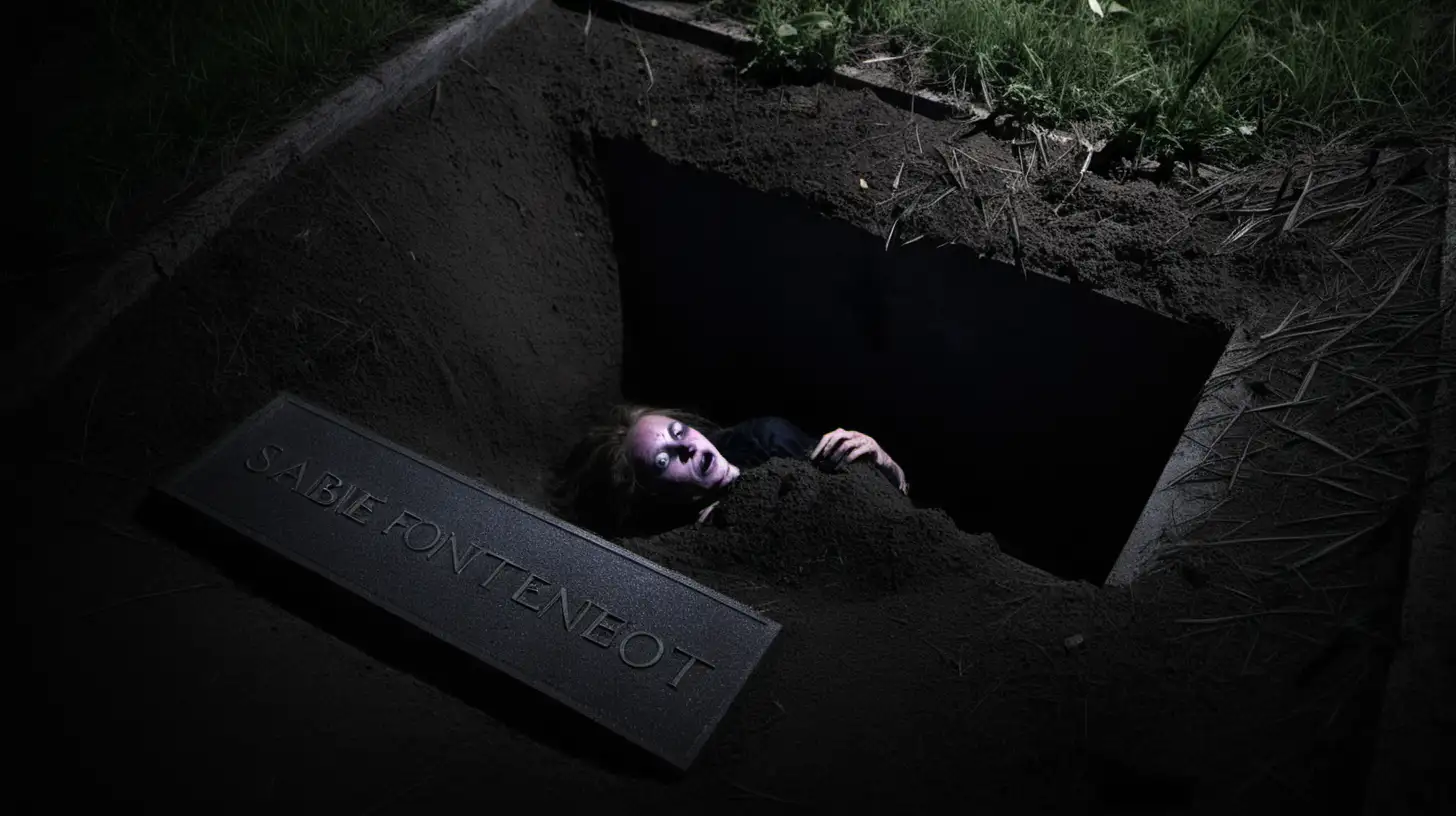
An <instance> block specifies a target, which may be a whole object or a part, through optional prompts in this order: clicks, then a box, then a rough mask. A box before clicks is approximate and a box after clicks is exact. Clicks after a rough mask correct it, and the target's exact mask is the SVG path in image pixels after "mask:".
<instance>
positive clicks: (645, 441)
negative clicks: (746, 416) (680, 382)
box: [627, 414, 738, 498]
mask: <svg viewBox="0 0 1456 816" xmlns="http://www.w3.org/2000/svg"><path fill="white" fill-rule="evenodd" d="M627 452H628V455H629V456H631V458H632V464H633V465H635V466H636V468H637V472H638V473H639V474H641V476H642V478H643V479H644V480H646V481H648V482H649V483H650V484H651V485H652V488H653V490H654V492H656V493H658V494H659V495H662V496H665V497H669V498H698V497H701V496H704V495H706V494H709V493H712V492H713V491H715V490H720V489H722V488H724V487H727V486H728V485H729V484H731V483H732V482H733V480H734V479H737V478H738V468H736V467H734V466H733V465H731V464H729V463H728V461H727V460H725V459H724V458H723V456H722V454H720V453H718V449H717V448H715V447H713V443H712V442H709V441H708V440H707V438H706V437H704V436H703V435H702V434H700V433H698V432H697V430H696V429H694V428H691V427H689V426H687V425H685V424H683V423H682V422H680V421H678V420H676V419H673V418H671V417H666V416H662V415H661V414H648V415H647V416H644V417H642V418H641V419H639V420H637V424H636V425H633V426H632V430H631V431H630V432H629V433H628V434H627Z"/></svg>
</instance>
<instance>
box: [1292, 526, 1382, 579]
mask: <svg viewBox="0 0 1456 816" xmlns="http://www.w3.org/2000/svg"><path fill="white" fill-rule="evenodd" d="M1384 525H1385V521H1384V520H1381V521H1377V522H1375V523H1374V524H1371V525H1370V526H1368V527H1365V528H1363V529H1360V530H1356V531H1355V532H1353V533H1351V534H1349V535H1347V536H1345V537H1344V538H1342V539H1340V540H1339V541H1335V542H1332V543H1330V544H1328V545H1326V546H1325V547H1324V548H1322V549H1320V550H1318V551H1317V552H1314V553H1312V554H1310V555H1307V556H1305V557H1304V558H1301V559H1299V560H1298V561H1296V562H1294V563H1293V564H1290V566H1291V567H1293V568H1294V569H1301V568H1303V567H1307V566H1309V565H1310V564H1312V563H1314V562H1315V561H1318V560H1319V559H1321V558H1324V557H1325V556H1327V555H1329V554H1330V553H1332V552H1335V551H1336V550H1338V549H1340V548H1341V547H1344V546H1347V545H1348V544H1350V543H1351V542H1354V541H1358V540H1360V539H1361V538H1363V537H1365V536H1366V535H1369V534H1370V533H1373V532H1375V531H1376V530H1378V529H1380V528H1381V527H1382V526H1384Z"/></svg>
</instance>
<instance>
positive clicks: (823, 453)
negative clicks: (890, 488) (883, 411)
mask: <svg viewBox="0 0 1456 816" xmlns="http://www.w3.org/2000/svg"><path fill="white" fill-rule="evenodd" d="M865 456H869V457H870V461H872V462H874V465H875V468H876V469H878V470H879V471H880V472H881V473H883V474H885V478H887V479H889V480H890V481H891V482H893V483H894V484H895V487H897V488H899V490H900V492H901V493H909V492H910V485H908V484H906V483H905V471H904V470H901V469H900V466H899V465H897V464H895V460H894V459H891V458H890V455H889V454H888V453H885V449H884V448H882V447H880V443H878V442H876V441H875V440H874V439H872V438H871V437H869V436H868V435H867V434H862V433H860V432H859V431H846V430H845V429H843V428H840V429H839V430H837V431H831V432H830V433H827V434H824V437H823V438H822V439H820V440H819V444H818V445H816V446H815V447H814V451H813V452H812V453H810V454H809V460H810V461H815V460H825V461H829V462H832V463H833V464H835V465H844V464H847V463H849V462H853V461H855V460H857V459H861V458H863V457H865Z"/></svg>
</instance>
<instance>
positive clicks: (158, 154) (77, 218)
mask: <svg viewBox="0 0 1456 816" xmlns="http://www.w3.org/2000/svg"><path fill="white" fill-rule="evenodd" d="M56 5H57V6H59V5H62V4H56ZM64 5H66V6H68V8H62V9H59V10H51V9H49V8H47V7H45V6H41V7H39V9H33V10H32V11H31V12H29V13H30V14H31V15H32V18H33V19H32V20H30V21H29V24H28V25H27V26H26V27H25V30H27V32H28V33H27V42H28V43H30V47H31V49H32V50H33V53H32V55H31V56H32V60H31V65H32V68H31V71H32V74H31V77H30V79H29V80H26V81H22V83H21V86H20V87H21V91H20V96H21V99H22V104H23V105H24V107H25V109H27V110H28V112H29V113H30V119H31V122H32V156H31V163H30V193H31V206H30V207H29V208H28V211H27V213H26V216H25V217H26V220H27V221H29V222H30V223H29V224H28V225H27V226H29V227H30V229H29V230H28V232H29V234H30V238H31V240H32V242H33V243H34V244H35V245H36V246H37V247H38V249H39V254H40V255H41V256H42V257H44V258H46V259H47V260H48V261H49V262H54V261H55V256H56V254H57V253H58V252H61V251H62V250H74V249H75V248H77V247H78V246H85V245H88V244H90V243H106V239H107V238H108V236H118V235H119V233H121V232H124V231H125V229H126V228H127V223H126V220H127V218H128V217H129V216H132V215H134V214H135V211H136V210H138V209H146V208H147V207H148V206H155V205H156V204H157V203H159V202H162V201H165V200H166V199H167V198H168V197H170V196H172V195H174V194H176V193H177V192H178V191H179V190H181V189H182V188H184V187H185V186H186V185H187V184H188V183H189V182H192V181H194V180H196V179H199V178H206V177H207V176H209V175H212V174H215V173H217V172H221V171H223V170H225V169H226V168H227V167H228V165H229V164H230V163H231V162H233V161H234V160H235V159H237V158H238V157H239V156H240V155H241V154H243V153H244V152H245V151H246V150H248V149H249V148H251V147H253V146H255V145H257V144H259V143H261V142H262V141H263V140H265V139H266V138H268V137H269V136H271V135H272V134H273V133H274V132H276V131H277V130H278V128H279V127H280V125H281V124H282V123H283V122H284V121H286V120H287V119H288V118H289V117H290V116H292V115H295V114H297V113H298V112H300V111H301V110H303V109H305V108H306V107H307V106H308V105H310V104H312V103H314V102H316V101H317V100H318V99H319V98H321V97H322V96H323V95H325V94H326V93H328V92H330V91H332V90H334V89H336V88H337V87H339V86H340V85H341V84H342V83H343V82H344V81H346V80H347V79H348V78H350V77H351V76H353V75H354V74H356V73H357V72H358V71H359V70H360V69H361V68H363V67H364V66H366V65H367V64H368V63H369V62H371V61H374V60H377V59H378V58H379V57H380V55H381V54H382V53H383V52H384V51H385V50H386V49H388V48H389V47H391V46H393V45H394V44H396V43H398V42H400V40H401V39H402V38H404V37H407V36H409V35H413V34H418V33H419V32H421V31H422V30H423V29H425V28H426V27H427V26H428V25H430V24H431V23H434V22H437V21H438V20H440V19H442V18H444V17H445V16H447V15H449V14H451V13H454V12H458V11H460V10H461V9H463V8H466V7H468V6H469V5H471V3H469V2H466V0H225V1H224V2H196V1H195V0H96V2H91V3H81V4H64ZM24 48H25V46H24V45H22V49H24ZM139 203H140V205H141V206H137V205H138V204H139ZM139 226H141V225H139ZM43 265H44V262H43Z"/></svg>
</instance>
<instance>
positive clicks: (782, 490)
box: [627, 459, 997, 598]
mask: <svg viewBox="0 0 1456 816" xmlns="http://www.w3.org/2000/svg"><path fill="white" fill-rule="evenodd" d="M627 544H628V546H630V547H634V548H638V549H640V550H642V551H643V552H644V553H648V554H650V555H651V557H652V558H653V560H655V561H657V562H658V563H661V564H664V565H666V566H670V567H673V568H681V569H689V568H694V567H698V568H704V569H713V570H733V571H734V572H737V573H740V574H743V575H755V576H759V577H761V578H762V579H763V580H764V581H766V582H768V583H771V584H774V585H776V586H781V587H787V588H795V589H797V588H801V587H815V588H818V589H824V590H830V589H835V588H842V589H840V591H839V592H836V593H832V594H834V595H836V596H839V597H845V598H855V597H868V598H875V597H883V596H887V595H892V594H894V593H897V592H901V591H913V590H914V588H915V587H916V586H917V585H921V584H924V583H926V582H927V581H931V580H933V579H935V578H938V577H941V576H964V575H965V574H966V573H967V572H969V571H970V570H973V569H974V568H975V565H976V563H977V561H978V560H981V561H984V560H985V559H986V558H989V557H992V555H993V554H994V553H995V552H996V551H997V550H996V544H995V542H994V540H992V539H990V538H988V537H980V536H970V535H967V534H965V533H962V532H961V531H960V530H958V529H957V528H956V526H955V523H954V522H952V521H951V519H950V517H949V516H947V515H946V514H945V513H944V512H941V511H939V510H924V511H921V510H916V509H915V508H914V507H913V506H911V504H910V502H909V501H908V500H906V499H904V497H903V496H900V495H899V494H898V493H897V491H896V490H895V488H894V486H893V485H891V484H890V483H889V482H888V480H886V479H884V478H882V477H880V476H879V475H878V474H876V473H874V472H873V471H870V470H868V469H866V468H855V469H853V470H852V471H851V472H850V473H849V474H846V475H843V476H827V475H825V474H823V473H821V472H820V471H819V469H817V468H815V467H813V466H812V465H809V464H807V463H804V462H798V461H791V460H786V459H779V460H773V461H771V462H769V463H768V464H766V465H764V466H762V467H758V468H754V469H752V470H749V471H747V472H746V473H744V475H743V476H742V478H741V479H740V480H739V481H738V482H737V483H735V485H734V488H733V491H732V493H731V494H730V495H729V496H728V497H726V498H725V499H724V500H723V501H721V502H720V503H719V505H718V507H717V508H716V509H715V510H714V515H713V517H712V518H711V521H710V522H709V527H708V529H707V530H704V529H703V528H701V527H686V528H680V529H678V530H674V531H671V532H668V533H664V534H661V535H659V536H656V537H654V538H651V539H643V540H631V541H628V542H627Z"/></svg>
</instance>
